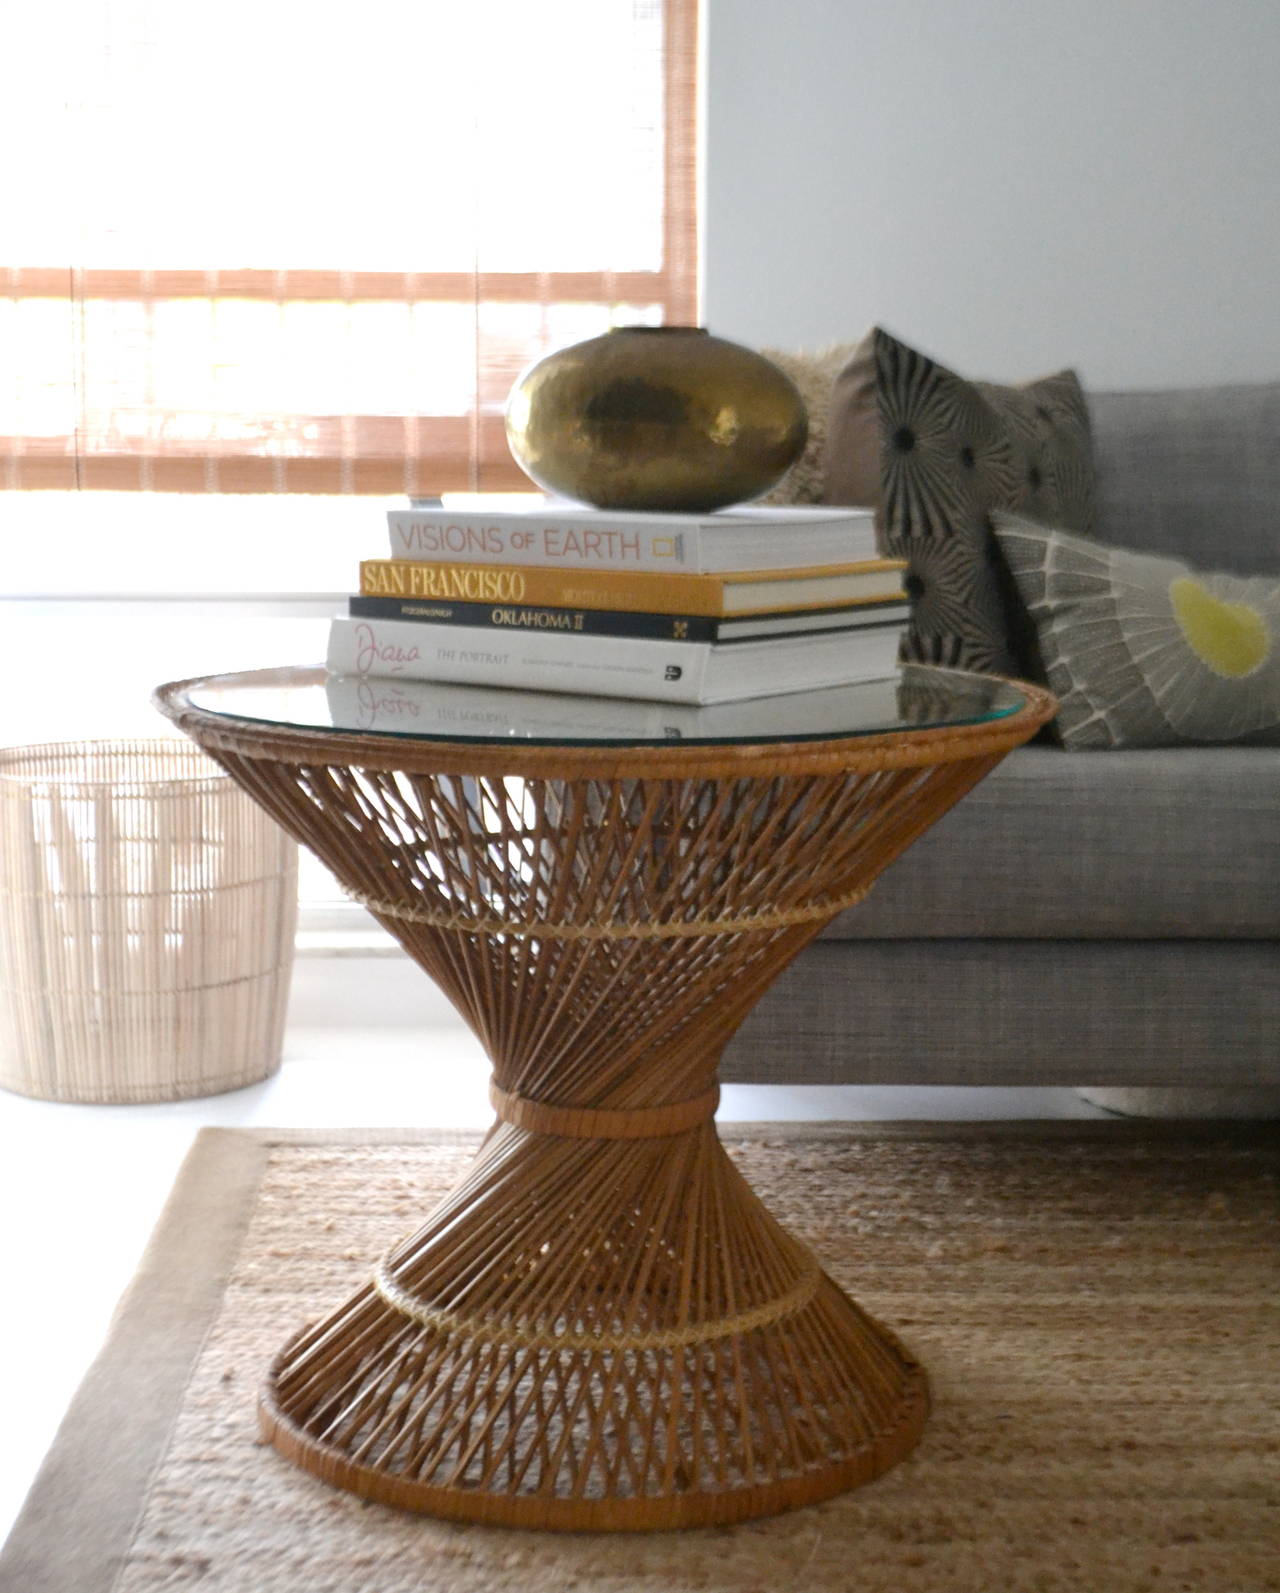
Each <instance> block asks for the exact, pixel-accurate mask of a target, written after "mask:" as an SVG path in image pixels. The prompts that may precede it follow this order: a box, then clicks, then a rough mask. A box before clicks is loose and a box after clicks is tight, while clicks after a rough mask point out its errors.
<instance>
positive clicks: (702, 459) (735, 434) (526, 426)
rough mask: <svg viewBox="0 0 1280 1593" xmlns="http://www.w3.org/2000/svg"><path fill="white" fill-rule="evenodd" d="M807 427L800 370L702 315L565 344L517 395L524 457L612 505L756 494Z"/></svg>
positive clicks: (514, 430) (698, 509) (698, 503)
mask: <svg viewBox="0 0 1280 1593" xmlns="http://www.w3.org/2000/svg"><path fill="white" fill-rule="evenodd" d="M807 434H808V418H807V416H806V414H805V408H804V401H803V399H802V398H801V396H800V393H799V391H798V389H797V388H796V386H795V383H794V382H792V381H791V379H790V377H788V376H786V375H785V374H784V373H783V372H782V371H780V370H779V369H778V367H777V366H776V365H774V364H773V363H772V362H771V361H769V360H767V359H765V358H764V356H763V355H762V354H757V353H755V352H754V350H752V349H748V348H744V347H743V346H742V345H741V344H739V343H731V342H729V341H728V340H727V339H725V338H720V337H713V336H712V335H711V334H710V333H709V332H707V331H706V330H705V328H703V327H695V326H624V327H615V328H614V329H613V330H612V331H610V332H606V333H605V334H604V335H603V336H601V337H594V338H589V339H588V340H587V341H586V342H583V343H575V344H574V345H572V347H570V348H564V349H559V350H557V351H556V352H555V353H554V354H549V355H547V357H546V358H545V359H542V360H540V361H539V362H538V363H537V364H536V365H533V366H531V367H530V369H529V370H527V371H526V372H525V373H524V375H523V376H522V377H521V378H520V379H519V381H517V383H516V384H515V386H514V387H513V388H512V390H511V396H510V399H509V400H508V403H507V441H508V443H509V444H510V447H511V452H512V454H513V456H514V457H515V460H516V462H517V464H519V465H520V467H521V469H523V470H524V471H525V473H526V474H527V475H529V476H530V477H532V479H533V480H534V481H535V482H536V483H537V485H538V486H540V487H542V488H543V489H544V490H545V491H547V492H553V493H557V494H559V495H560V496H562V497H566V498H573V499H576V500H577V501H579V502H582V503H588V504H593V505H595V506H597V507H598V508H602V509H656V510H663V511H668V512H680V511H684V512H689V513H703V512H705V511H707V510H710V509H719V508H723V507H725V506H726V505H728V504H733V503H744V502H746V501H748V500H749V499H751V498H758V497H759V496H760V494H761V493H763V492H767V491H768V490H769V488H770V487H772V486H773V485H774V483H775V482H777V481H779V480H780V479H781V478H782V476H783V475H784V474H785V473H786V472H787V470H788V469H789V468H790V467H791V465H792V464H794V463H795V461H796V459H798V458H799V456H800V453H801V451H802V450H803V448H804V445H805V439H806V437H807Z"/></svg>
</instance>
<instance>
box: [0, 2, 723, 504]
mask: <svg viewBox="0 0 1280 1593" xmlns="http://www.w3.org/2000/svg"><path fill="white" fill-rule="evenodd" d="M696 3H697V0H634V3H633V0H556V3H555V4H554V5H551V6H529V5H528V4H526V3H525V0H474V4H471V5H468V6H457V5H455V4H452V3H451V0H420V3H419V4H417V5H415V6H413V7H407V6H404V5H403V4H402V3H399V0H368V3H366V4H364V5H362V6H361V7H360V8H359V12H358V15H357V17H356V18H355V19H354V21H353V20H352V19H350V18H347V17H345V16H344V15H343V14H342V13H340V12H333V13H332V14H330V13H326V12H318V11H316V9H315V8H314V7H312V6H303V5H302V4H301V3H300V0H281V3H278V4H275V5H273V6H270V7H262V6H260V5H256V4H251V3H249V0H227V3H226V4H224V5H223V6H220V7H219V8H218V9H217V11H216V12H215V13H208V12H202V13H192V12H191V10H190V9H189V8H188V7H184V6H169V7H164V6H155V5H154V4H152V3H149V0H79V3H78V4H77V5H76V7H75V8H74V11H75V17H74V26H68V23H69V20H70V19H69V18H68V17H67V15H66V12H67V10H68V8H67V7H66V6H65V5H63V4H60V3H55V4H52V5H50V6H48V7H44V8H36V9H35V10H34V11H31V12H29V13H27V14H25V15H24V24H23V25H24V29H26V30H28V33H29V43H30V46H31V47H30V48H29V49H28V51H27V52H26V53H25V55H24V65H23V72H22V74H21V81H15V83H14V84H12V85H7V87H6V96H7V98H6V101H5V103H4V104H3V105H0V128H3V129H4V130H5V131H7V132H8V133H9V135H10V136H9V138H8V139H7V143H8V146H9V147H10V148H19V147H21V148H23V149H24V150H25V151H26V152H27V154H26V155H25V156H24V163H23V165H24V170H23V173H22V175H21V177H20V178H19V179H17V180H15V181H13V182H11V183H7V185H6V196H5V207H4V210H5V213H4V215H3V217H0V342H2V343H3V346H4V348H5V363H6V370H5V372H4V374H3V375H0V484H2V485H4V486H6V487H9V488H47V489H68V488H85V489H91V490H92V489H98V490H101V489H145V490H155V491H161V492H174V491H184V492H185V491H197V492H199V491H212V492H313V493H348V492H366V493H379V494H390V493H395V494H398V493H402V492H408V493H435V492H440V491H444V490H455V489H476V488H486V489H493V488H501V487H504V486H505V487H509V486H520V485H527V482H526V479H525V478H524V477H523V476H522V475H521V473H520V471H519V469H518V468H517V467H516V465H515V464H514V463H513V461H512V460H511V458H510V455H509V452H508V450H507V447H506V442H505V437H504V433H503V421H502V410H503V406H504V403H505V400H506V396H507V393H508V392H509V390H510V387H511V384H512V382H513V381H514V379H515V377H516V376H517V375H518V374H519V372H520V371H521V370H522V369H523V368H524V367H525V366H526V365H527V364H528V363H529V362H530V361H531V360H532V359H534V358H536V357H537V356H538V355H540V354H541V353H543V352H545V351H546V350H547V349H548V348H550V347H555V346H560V345H563V344H566V343H569V342H573V341H577V340H578V339H579V338H582V337H587V336H592V335H595V334H596V333H598V332H600V331H603V330H605V328H606V327H607V326H608V325H610V324H611V323H616V322H618V321H648V322H653V323H661V322H664V321H667V322H680V321H684V322H687V321H691V320H693V319H694V317H695V302H694V283H695V270H696V260H695V225H694V171H693V156H694V144H695V129H694V106H695V40H696V31H697V28H696ZM193 18H198V20H193ZM51 195H54V196H56V202H52V201H51Z"/></svg>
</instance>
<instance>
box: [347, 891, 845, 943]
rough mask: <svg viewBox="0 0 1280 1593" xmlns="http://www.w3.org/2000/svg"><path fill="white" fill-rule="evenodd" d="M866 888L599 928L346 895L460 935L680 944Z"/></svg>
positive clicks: (817, 912) (833, 903) (818, 911)
mask: <svg viewBox="0 0 1280 1593" xmlns="http://www.w3.org/2000/svg"><path fill="white" fill-rule="evenodd" d="M870 888H871V887H870V886H869V885H859V886H857V887H856V888H855V889H854V890H849V891H844V892H842V893H841V894H840V895H839V896H826V897H823V899H822V900H821V901H816V902H801V903H799V904H798V905H797V906H795V907H780V908H775V909H771V910H767V911H766V910H761V911H759V912H753V911H747V912H743V913H733V914H730V915H728V916H724V917H716V918H673V919H659V920H652V919H637V920H633V921H632V922H630V923H627V922H622V923H603V924H592V923H585V924H574V923H552V922H544V921H542V920H540V919H529V920H526V921H523V922H522V921H521V920H520V919H517V918H488V917H478V916H476V915H474V914H472V913H465V912H459V913H449V912H441V911H439V910H438V909H436V908H432V907H416V906H411V905H408V904H406V903H404V902H389V901H383V900H380V899H379V898H378V897H376V896H367V895H365V894H364V892H363V891H354V890H348V892H347V895H348V896H349V897H350V898H351V900H352V901H354V902H359V904H360V906H361V907H366V908H368V910H369V911H370V912H371V913H376V914H377V915H378V917H380V918H398V919H401V920H403V921H404V922H406V923H410V924H429V925H430V926H431V928H432V929H455V930H462V931H464V932H465V933H467V934H471V935H509V936H511V937H512V938H514V939H516V940H681V939H693V938H696V937H697V936H699V935H740V934H743V933H746V932H749V931H752V930H755V931H759V930H770V929H789V928H791V927H792V926H793V925H795V924H810V923H812V922H813V920H814V919H815V918H823V919H825V918H834V917H835V915H836V914H837V913H842V912H843V911H844V910H845V908H846V907H854V906H856V905H857V903H858V902H860V901H861V900H862V899H863V897H864V896H866V894H867V892H868V890H869V889H870Z"/></svg>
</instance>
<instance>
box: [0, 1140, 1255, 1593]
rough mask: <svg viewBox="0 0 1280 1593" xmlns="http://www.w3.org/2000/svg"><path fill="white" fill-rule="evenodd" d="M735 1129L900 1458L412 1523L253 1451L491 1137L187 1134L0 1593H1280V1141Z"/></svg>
mask: <svg viewBox="0 0 1280 1593" xmlns="http://www.w3.org/2000/svg"><path fill="white" fill-rule="evenodd" d="M724 1138H725V1140H726V1143H727V1144H728V1145H729V1147H730V1149H731V1152H732V1154H733V1155H734V1156H735V1157H736V1158H737V1159H738V1161H739V1163H740V1165H741V1166H742V1168H743V1170H744V1171H745V1173H746V1174H747V1176H748V1178H749V1179H750V1180H751V1181H752V1183H754V1184H755V1186H756V1187H757V1189H758V1190H759V1191H760V1192H761V1194H762V1195H763V1196H764V1197H765V1199H766V1200H767V1201H768V1203H769V1204H770V1205H771V1206H772V1208H773V1209H774V1211H775V1212H776V1213H777V1214H778V1215H779V1216H780V1217H781V1218H782V1219H783V1220H784V1221H785V1222H786V1223H788V1224H789V1225H790V1226H791V1227H792V1228H793V1229H794V1230H796V1231H797V1232H799V1233H800V1234H802V1235H803V1236H804V1237H805V1238H806V1239H807V1240H808V1241H809V1242H810V1243H811V1244H812V1245H813V1246H814V1247H815V1248H816V1250H817V1252H818V1254H819V1256H820V1257H821V1259H822V1260H823V1262H824V1264H825V1265H826V1267H827V1269H828V1270H829V1271H830V1272H831V1273H832V1275H833V1276H834V1277H835V1278H836V1279H837V1281H838V1282H840V1283H841V1284H842V1285H844V1286H845V1287H846V1288H848V1289H849V1290H851V1291H852V1292H853V1293H854V1294H855V1296H856V1297H857V1298H858V1299H859V1300H860V1301H861V1302H862V1303H863V1304H864V1305H866V1306H867V1307H869V1308H870V1309H871V1310H872V1311H873V1312H874V1313H875V1314H876V1315H877V1316H879V1317H880V1318H881V1319H882V1320H884V1321H885V1322H886V1323H888V1324H890V1325H891V1326H892V1327H893V1328H894V1329H895V1330H896V1331H898V1332H899V1333H900V1334H901V1335H902V1337H903V1338H904V1339H905V1340H906V1341H907V1343H908V1344H909V1345H910V1346H911V1347H912V1348H913V1349H914V1350H915V1351H916V1353H917V1354H918V1355H919V1356H920V1358H921V1359H922V1360H923V1361H924V1363H925V1365H926V1366H927V1368H928V1370H929V1373H930V1376H931V1378H932V1385H933V1395H934V1412H933V1415H932V1417H931V1419H930V1422H929V1425H928V1427H927V1429H926V1432H925V1436H924V1439H923V1441H922V1443H921V1444H920V1446H919V1448H918V1449H917V1450H916V1451H915V1452H914V1453H913V1455H912V1456H911V1457H910V1458H909V1459H908V1460H907V1461H906V1462H905V1463H904V1464H902V1465H900V1466H898V1467H897V1468H896V1469H894V1470H893V1471H891V1472H889V1473H888V1474H887V1475H885V1476H884V1477H882V1478H880V1479H879V1480H878V1481H877V1482H875V1483H873V1484H871V1485H870V1486H869V1487H866V1488H863V1489H861V1490H859V1491H856V1492H854V1493H851V1494H847V1495H845V1496H843V1497H841V1498H838V1499H835V1500H832V1501H830V1502H828V1503H826V1504H822V1505H818V1506H814V1507H811V1508H808V1509H804V1510H800V1511H797V1512H795V1513H793V1514H790V1515H785V1516H780V1517H776V1518H774V1519H771V1520H768V1521H758V1522H754V1523H749V1524H746V1525H743V1526H739V1527H733V1528H726V1529H704V1530H699V1531H694V1532H688V1533H664V1534H655V1535H645V1536H641V1535H633V1536H622V1537H617V1536H607V1535H597V1536H564V1535H550V1534H548V1535H542V1534H535V1533H528V1532H513V1531H504V1530H501V1529H493V1528H481V1527H468V1526H459V1525H451V1524H447V1523H443V1522H437V1521H433V1520H430V1519H428V1518H425V1517H420V1516H413V1515H407V1514H402V1513H400V1512H397V1511H394V1510H391V1509H388V1508H385V1507H383V1506H378V1505H367V1504H363V1503H361V1502H360V1501H359V1500H358V1499H356V1498H355V1497H353V1496H351V1495H348V1494H345V1493H341V1492H337V1491H334V1490H332V1489H329V1488H327V1487H326V1486H325V1485H324V1484H322V1483H320V1482H318V1481H316V1480H315V1479H313V1478H311V1477H309V1476H307V1475H305V1474H304V1473H302V1472H300V1471H297V1470H295V1469H294V1468H293V1467H292V1466H290V1465H289V1464H288V1463H286V1462H285V1461H284V1460H283V1459H282V1458H281V1457H280V1456H279V1455H277V1454H276V1452H275V1451H274V1450H272V1449H270V1448H266V1447H263V1446H262V1445H260V1444H259V1443H258V1441H257V1432H256V1425H255V1419H254V1393H255V1385H256V1383H257V1380H258V1377H259V1375H260V1373H261V1370H262V1369H263V1368H264V1367H265V1366H266V1364H267V1362H268V1360H269V1359H270V1357H271V1356H272V1355H273V1353H274V1352H275V1350H276V1349H277V1347H278V1346H279V1344H280V1343H281V1341H282V1340H283V1339H284V1338H285V1337H286V1336H287V1335H288V1334H290V1333H292V1332H293V1331H294V1329H295V1328H297V1327H298V1326H299V1325H300V1324H301V1323H302V1322H303V1321H304V1320H310V1319H313V1318H314V1317H316V1316H317V1315H319V1314H320V1312H321V1311H322V1310H323V1309H324V1308H326V1307H327V1306H328V1305H329V1304H331V1303H333V1302H336V1301H337V1300H339V1299H340V1298H342V1297H343V1296H344V1295H345V1294H346V1293H347V1292H348V1291H350V1290H351V1289H353V1288H354V1287H356V1286H357V1285H358V1284H359V1283H360V1282H361V1281H363V1279H364V1278H365V1276H366V1275H367V1272H368V1269H369V1266H370V1263H371V1261H372V1260H373V1259H374V1258H375V1257H376V1256H378V1255H379V1254H380V1253H381V1251H382V1250H383V1249H384V1248H385V1246H386V1245H387V1244H388V1243H389V1242H390V1241H391V1240H392V1239H394V1238H397V1237H399V1236H400V1235H401V1234H402V1233H403V1232H404V1231H406V1230H407V1229H408V1228H409V1227H411V1226H416V1217H417V1213H418V1212H419V1211H420V1210H421V1208H422V1206H423V1203H424V1201H429V1200H431V1199H432V1198H433V1197H435V1196H436V1195H438V1194H440V1193H441V1192H443V1191H444V1190H445V1189H446V1188H447V1187H448V1186H449V1184H450V1183H451V1182H452V1181H453V1180H454V1179H455V1178H456V1176H457V1175H458V1174H459V1173H460V1171H461V1170H462V1168H463V1166H464V1165H465V1163H466V1161H467V1159H468V1157H469V1155H470V1153H471V1151H472V1149H473V1148H474V1145H475V1143H476V1136H471V1135H457V1134H455V1135H448V1134H444V1133H424V1134H422V1135H419V1136H414V1135H412V1134H407V1133H405V1132H402V1131H400V1132H396V1133H395V1134H394V1135H393V1134H383V1135H380V1136H379V1135H369V1134H359V1135H357V1134H352V1135H349V1136H346V1137H339V1136H334V1135H332V1134H327V1135H321V1134H306V1133H301V1134H297V1133H282V1132H273V1131H269V1130H267V1131H258V1132H248V1131H242V1130H222V1129H218V1130H206V1131H205V1132H204V1133H203V1135H202V1136H201V1137H200V1139H199V1140H198V1141H197V1143H196V1146H195V1148H194V1150H193V1152H192V1154H191V1157H190V1158H189V1160H188V1162H187V1165H186V1166H185V1168H184V1170H183V1172H182V1175H181V1177H180V1179H179V1182H178V1185H177V1188H176V1189H175V1192H174V1195H173V1198H172V1199H171V1201H170V1204H169V1207H168V1208H167V1210H166V1213H165V1216H164V1218H163V1220H162V1222H161V1224H160V1227H159V1229H158V1230H157V1233H156V1236H155V1238H154V1240H153V1241H152V1245H151V1248H150V1249H149V1251H148V1253H147V1256H146V1259H145V1261H144V1263H143V1265H142V1267H141V1270H140V1272H139V1275H138V1277H137V1279H136V1280H135V1283H134V1285H133V1287H132V1289H131V1291H130V1293H129V1295H128V1296H127V1297H126V1300H125V1302H124V1303H123V1305H122V1307H121V1310H120V1312H119V1313H118V1316H117V1319H116V1323H115V1326H114V1328H113V1331H112V1336H111V1339H110V1342H109V1343H108V1345H107V1347H106V1349H105V1351H104V1353H103V1355H102V1357H101V1359H100V1360H99V1362H98V1363H97V1364H96V1366H95V1367H94V1369H93V1370H92V1372H91V1373H90V1374H89V1376H88V1378H87V1379H86V1382H85V1384H84V1386H83V1387H82V1389H81V1391H80V1393H79V1395H78V1396H77V1399H76V1402H75V1404H74V1405H73V1407H72V1410H71V1412H70V1413H69V1415H68V1418H67V1421H66V1423H65V1425H64V1427H63V1429H62V1431H61V1433H60V1434H59V1437H58V1439H57V1441H56V1444H55V1447H54V1449H53V1451H52V1452H51V1454H50V1457H49V1459H48V1461H47V1462H46V1465H45V1468H44V1470H43V1472H42V1473H41V1476H40V1479H39V1481H38V1482H37V1484H36V1486H35V1489H34V1491H33V1494H32V1497H31V1499H30V1500H29V1502H28V1505H27V1507H26V1510H25V1512H24V1514H23V1516H22V1519H21V1520H20V1522H19V1524H18V1526H17V1528H16V1529H15V1532H14V1534H13V1537H12V1538H11V1540H10V1544H9V1547H8V1549H7V1551H6V1552H5V1555H4V1557H3V1559H0V1587H3V1589H5V1593H160V1590H165V1593H170V1590H176V1589H186V1588H198V1589H200V1590H202V1593H207V1590H219V1593H220V1590H228V1593H231V1590H234V1593H294V1590H297V1593H409V1590H413V1593H438V1590H444V1589H448V1590H458V1593H480V1590H485V1593H493V1590H503V1589H518V1590H522V1593H544V1590H546V1593H549V1590H552V1589H554V1590H556V1593H560V1590H572V1589H579V1590H582V1593H640V1590H643V1593H659V1590H662V1593H680V1590H684V1589H734V1590H737V1593H792V1590H805V1593H811V1590H819V1593H820V1590H827V1589H831V1590H835V1589H839V1590H840V1593H935V1590H943V1589H945V1590H948V1593H952V1590H954V1593H987V1590H992V1589H996V1590H1000V1593H1022V1590H1024V1589H1025V1590H1027V1593H1031V1590H1035V1593H1052V1590H1057V1589H1064V1590H1065V1589H1071V1590H1072V1593H1129V1590H1133V1593H1137V1590H1140V1589H1141V1590H1152V1589H1156V1590H1165V1589H1205V1590H1211V1593H1262V1590H1266V1589H1280V1395H1278V1393H1277V1384H1278V1381H1280V1289H1278V1285H1280V1247H1278V1241H1280V1138H1277V1136H1276V1134H1275V1133H1274V1132H1273V1131H1270V1130H1267V1129H1264V1128H1260V1127H1245V1126H1235V1127H1231V1126H1225V1125H1213V1126H1204V1127H1202V1128H1200V1129H1198V1130H1196V1129H1188V1128H1187V1127H1185V1126H1181V1125H1179V1126H1171V1125H1158V1126H1157V1125H1137V1126H1135V1125H1132V1124H1127V1123H1114V1124H1113V1123H1096V1124H1094V1123H1090V1124H1078V1123H1071V1122H1059V1123H1053V1124H1043V1125H1030V1126H1028V1125H1019V1124H1009V1125H998V1126H995V1127H993V1126H990V1125H981V1126H979V1125H897V1126H883V1125H882V1126H872V1127H867V1128H848V1127H845V1126H839V1127H836V1126H827V1127H811V1126H803V1127H788V1128H780V1127H777V1126H766V1127H755V1128H752V1129H737V1128H733V1127H729V1128H727V1129H726V1130H725V1131H724Z"/></svg>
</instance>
